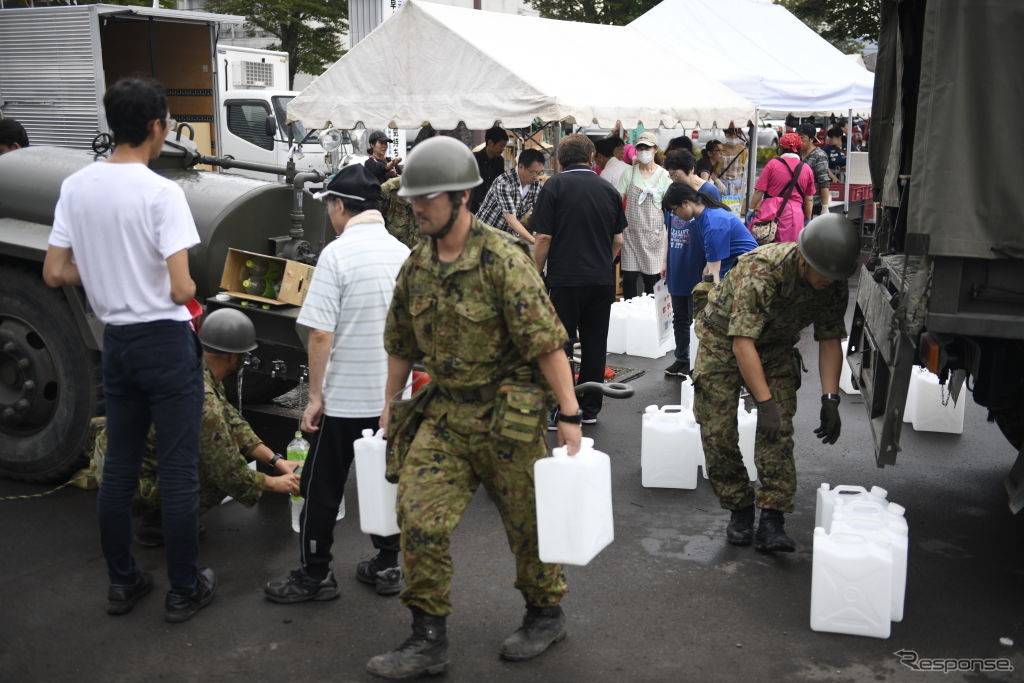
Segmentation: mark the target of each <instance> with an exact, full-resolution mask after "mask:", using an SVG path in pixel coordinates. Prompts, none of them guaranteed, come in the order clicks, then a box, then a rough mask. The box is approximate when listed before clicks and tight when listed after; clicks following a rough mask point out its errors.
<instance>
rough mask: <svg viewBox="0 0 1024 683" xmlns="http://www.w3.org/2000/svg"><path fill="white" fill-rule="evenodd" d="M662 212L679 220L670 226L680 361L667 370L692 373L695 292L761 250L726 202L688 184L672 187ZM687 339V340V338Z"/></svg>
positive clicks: (669, 266) (669, 270) (669, 278)
mask: <svg viewBox="0 0 1024 683" xmlns="http://www.w3.org/2000/svg"><path fill="white" fill-rule="evenodd" d="M662 208H663V209H664V210H665V211H666V212H667V213H668V214H670V216H671V217H672V218H674V219H676V220H673V221H671V222H668V221H667V223H668V233H669V234H668V242H669V248H668V250H667V256H666V259H665V261H666V263H665V270H666V273H665V278H666V283H667V284H668V288H669V293H670V294H671V295H672V309H673V312H674V315H673V318H672V326H673V328H674V332H675V337H676V360H675V362H674V363H672V365H671V366H669V367H668V368H666V369H665V373H666V374H669V375H684V374H687V372H688V370H689V358H688V356H689V354H688V353H686V357H685V358H684V357H680V354H679V350H680V349H685V350H686V351H689V334H690V330H689V327H690V311H691V310H692V309H691V299H690V293H691V292H692V291H693V287H694V286H695V285H696V284H697V283H698V282H700V280H701V277H702V276H703V274H704V273H705V272H706V273H710V274H711V275H712V277H713V278H714V280H715V282H719V281H720V280H721V279H722V278H723V277H725V275H726V273H728V272H729V269H730V268H732V267H733V265H735V263H736V259H737V258H738V257H739V256H740V255H741V254H745V253H747V252H748V251H750V250H752V249H755V248H757V241H755V240H754V238H753V236H752V235H751V234H750V230H748V229H747V226H745V225H743V222H742V221H741V220H740V219H739V217H738V216H736V215H735V214H733V212H732V211H730V210H729V207H727V206H726V205H725V204H723V203H722V202H721V201H719V200H718V199H716V198H714V197H712V196H710V194H708V193H705V192H698V191H697V190H695V189H693V187H692V186H691V185H690V184H688V183H678V182H677V183H672V184H671V185H669V187H668V189H667V190H666V191H665V196H664V198H663V199H662ZM684 337H685V339H684Z"/></svg>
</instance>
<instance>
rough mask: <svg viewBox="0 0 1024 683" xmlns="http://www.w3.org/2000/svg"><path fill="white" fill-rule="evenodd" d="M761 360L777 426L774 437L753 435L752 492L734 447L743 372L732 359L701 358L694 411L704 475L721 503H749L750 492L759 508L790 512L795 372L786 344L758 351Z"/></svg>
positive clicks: (793, 477)
mask: <svg viewBox="0 0 1024 683" xmlns="http://www.w3.org/2000/svg"><path fill="white" fill-rule="evenodd" d="M703 350H704V349H703V342H702V348H701V351H703ZM773 351H774V350H773ZM702 355H705V354H702ZM706 355H710V354H706ZM698 362H699V361H698ZM761 363H762V366H763V367H764V372H765V379H766V380H767V381H768V388H769V389H770V390H771V392H772V397H773V398H774V399H775V403H776V404H777V405H778V408H779V417H780V418H781V429H780V430H779V437H778V438H777V439H775V440H771V441H770V440H768V439H766V438H765V437H763V436H762V435H761V434H757V435H756V436H755V442H754V464H755V465H756V466H757V476H758V480H759V482H760V484H761V486H760V488H759V489H758V490H757V493H756V496H755V492H754V486H753V485H752V484H751V482H750V478H749V477H748V476H747V470H746V468H745V467H744V466H743V456H742V455H741V453H740V447H739V431H738V427H737V420H736V406H737V405H738V402H739V393H740V387H741V386H742V385H743V377H742V376H741V375H740V372H739V370H738V369H737V368H736V366H735V363H733V364H732V367H731V368H730V367H725V366H720V365H717V364H715V363H704V365H703V366H702V367H701V372H700V373H698V376H697V377H696V378H695V379H694V385H693V391H694V396H693V409H694V414H695V416H696V418H697V422H698V423H700V429H701V440H702V442H703V445H704V457H705V458H706V460H707V465H708V478H709V479H710V480H711V486H712V488H713V489H714V491H715V495H716V496H718V501H719V502H720V503H721V505H722V507H723V508H726V509H727V510H739V509H742V508H745V507H748V506H750V505H751V504H753V503H755V497H756V503H757V506H758V507H760V508H768V509H770V510H779V511H781V512H793V497H794V496H795V494H796V466H795V464H794V462H793V415H794V414H795V413H796V382H797V376H796V371H795V368H794V365H793V353H792V350H791V349H790V348H788V347H787V348H786V349H784V352H783V350H779V352H773V353H770V354H765V353H762V354H761Z"/></svg>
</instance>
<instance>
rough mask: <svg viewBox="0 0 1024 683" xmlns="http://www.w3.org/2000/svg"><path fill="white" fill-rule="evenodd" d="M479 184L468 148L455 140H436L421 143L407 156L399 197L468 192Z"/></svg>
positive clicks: (478, 172)
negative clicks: (459, 191)
mask: <svg viewBox="0 0 1024 683" xmlns="http://www.w3.org/2000/svg"><path fill="white" fill-rule="evenodd" d="M482 182H483V178H481V177H480V169H478V168H477V165H476V159H475V158H474V157H473V153H472V152H470V151H469V148H468V147H466V146H465V145H464V144H462V143H461V142H459V141H458V140H456V139H455V138H450V137H445V136H438V137H434V138H428V139H426V140H424V141H423V142H421V143H420V144H418V145H416V146H415V147H414V148H413V150H412V151H411V152H410V153H409V157H408V158H407V159H406V160H405V168H404V170H403V171H402V187H401V188H400V189H399V190H398V196H399V197H417V196H420V195H425V194H434V193H435V192H455V191H458V190H468V189H469V188H471V187H476V186H477V185H479V184H480V183H482Z"/></svg>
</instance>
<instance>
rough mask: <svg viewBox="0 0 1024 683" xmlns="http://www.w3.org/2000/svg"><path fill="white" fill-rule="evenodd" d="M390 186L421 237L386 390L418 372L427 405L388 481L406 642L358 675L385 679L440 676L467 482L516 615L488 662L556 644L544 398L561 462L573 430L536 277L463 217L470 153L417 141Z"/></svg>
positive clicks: (400, 286)
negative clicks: (481, 500)
mask: <svg viewBox="0 0 1024 683" xmlns="http://www.w3.org/2000/svg"><path fill="white" fill-rule="evenodd" d="M403 181H404V182H403V185H402V189H401V192H400V194H401V196H404V197H407V198H408V199H409V201H410V202H411V203H412V206H413V210H414V211H415V213H416V218H417V220H418V221H419V224H420V228H421V230H422V231H423V232H424V233H425V234H427V235H429V236H430V237H431V238H432V239H430V240H429V241H427V242H425V243H423V244H421V245H420V246H418V247H417V248H416V249H414V250H413V252H412V254H411V255H410V256H409V259H408V260H407V261H406V262H405V265H404V266H403V267H402V272H401V273H400V274H399V276H398V283H397V285H396V288H395V295H394V299H393V300H392V303H391V310H390V311H389V313H388V322H387V327H386V329H385V333H384V345H385V348H386V349H387V351H388V354H389V356H388V384H387V392H388V396H394V395H395V394H396V393H398V392H400V391H401V388H402V386H403V385H404V384H405V382H406V379H407V377H408V376H409V371H410V370H411V368H412V364H413V361H421V362H422V363H423V365H424V367H425V368H426V370H427V372H428V373H429V374H430V376H431V378H432V381H433V382H436V383H437V394H436V397H435V398H434V399H433V400H432V401H431V403H430V404H429V405H428V406H427V408H426V412H425V418H424V420H423V422H422V423H421V424H420V426H419V429H418V431H417V433H416V436H415V439H414V440H413V441H412V446H411V448H410V449H409V452H408V455H407V457H406V459H405V462H404V464H403V465H402V467H401V470H400V475H399V483H398V523H399V527H400V528H401V531H402V554H403V560H404V565H405V577H406V582H407V587H406V589H405V591H403V593H402V596H401V599H402V602H403V603H404V604H405V605H406V606H408V607H409V608H410V610H411V612H412V615H413V624H412V629H413V632H412V636H411V637H410V638H409V639H408V640H406V641H405V642H404V643H403V644H402V645H401V646H399V647H398V648H397V649H396V650H393V651H391V652H388V653H386V654H383V655H379V656H377V657H374V658H372V659H371V660H370V661H369V662H368V663H367V669H368V670H369V671H370V673H373V674H375V675H378V676H383V677H386V678H407V677H412V676H416V675H419V674H421V673H424V672H429V673H440V672H442V671H444V670H445V669H446V668H447V665H448V655H447V650H448V641H447V635H446V617H447V615H448V613H449V612H451V600H450V597H449V594H450V590H451V574H452V561H451V555H450V554H449V551H448V544H449V538H450V535H451V532H452V531H453V530H454V529H455V527H456V525H457V524H458V522H459V520H460V518H461V517H462V515H463V513H464V512H465V510H466V507H467V506H468V505H469V502H470V501H471V500H472V498H473V494H474V492H475V491H476V489H477V487H478V485H479V484H480V482H481V481H482V482H483V484H484V486H485V487H486V488H487V491H488V493H489V494H490V496H491V499H492V500H494V501H495V504H496V505H497V506H498V509H499V511H500V512H501V516H502V520H503V521H504V524H505V531H506V534H507V535H508V541H509V546H510V547H511V549H512V552H513V553H514V554H515V556H516V568H517V580H516V584H515V585H516V588H518V589H519V590H520V592H521V593H522V594H523V597H524V598H525V599H526V604H527V608H526V616H525V618H524V620H523V624H522V626H521V627H520V629H519V630H517V631H516V632H515V633H513V634H512V636H510V637H509V638H508V639H506V640H505V642H504V644H503V645H502V648H501V655H502V657H504V658H506V659H510V660H524V659H530V658H532V657H536V656H537V655H539V654H541V653H542V652H544V651H545V650H546V649H547V648H548V647H549V646H550V645H551V644H552V643H553V642H556V641H558V640H561V639H562V638H563V637H564V636H565V616H564V614H563V613H562V610H561V608H560V607H559V606H558V604H559V601H560V600H561V598H562V595H563V594H564V593H565V592H566V590H567V588H566V584H565V580H564V578H563V575H562V569H561V567H560V566H559V565H552V564H543V563H542V562H541V561H540V560H539V558H538V556H537V529H536V512H535V506H534V487H533V463H534V462H535V461H536V460H537V459H538V458H541V457H543V456H544V455H545V453H546V444H545V442H544V431H545V424H546V419H545V415H546V406H547V403H548V400H547V399H548V397H549V396H550V393H549V391H548V390H547V389H546V386H550V387H551V389H552V390H553V391H554V394H555V395H556V397H557V400H558V402H559V411H560V413H561V414H562V421H560V422H559V437H560V439H561V440H564V441H566V442H567V443H568V445H569V451H570V453H575V452H577V451H578V448H579V440H580V428H579V422H580V419H581V413H580V411H579V406H578V404H577V402H576V398H575V396H574V394H573V388H572V376H571V373H570V371H569V365H568V362H567V360H566V357H565V353H564V351H562V348H563V345H564V343H565V341H566V336H565V329H564V327H563V326H562V325H561V323H560V322H559V321H558V318H557V317H556V316H555V312H554V309H553V308H552V306H551V302H550V301H549V300H548V298H547V296H546V295H545V293H544V286H543V283H542V282H541V279H540V276H539V274H538V273H537V269H536V267H532V266H531V261H530V258H529V256H528V253H527V252H526V250H525V249H524V248H523V247H521V246H520V245H518V244H517V243H516V241H515V239H514V238H512V237H511V236H510V235H507V234H504V233H501V232H499V231H497V230H495V229H493V228H490V227H488V226H486V225H484V224H483V223H481V222H480V221H478V220H476V219H474V218H473V216H472V214H470V213H469V210H468V207H467V203H468V201H469V197H470V191H469V190H470V188H472V187H475V186H477V185H479V184H480V182H481V181H480V176H479V172H478V171H477V166H476V162H475V161H474V159H473V155H472V154H471V153H470V152H469V150H468V149H467V148H466V147H465V146H464V145H462V144H461V143H460V142H458V141H456V140H454V139H452V138H444V137H439V138H432V139H429V140H426V141H424V142H423V143H421V144H419V145H417V146H416V148H415V149H414V150H413V151H412V153H411V154H410V156H409V160H408V162H407V164H406V167H405V173H404V175H403ZM513 405H514V408H510V406H513ZM506 409H508V411H507V412H506ZM513 410H514V412H515V415H512V414H511V413H512V412H513ZM524 412H525V414H527V415H528V416H529V417H526V418H524V417H523V415H524ZM387 418H388V412H385V414H384V415H383V416H382V417H381V423H382V426H384V425H385V424H386V423H387Z"/></svg>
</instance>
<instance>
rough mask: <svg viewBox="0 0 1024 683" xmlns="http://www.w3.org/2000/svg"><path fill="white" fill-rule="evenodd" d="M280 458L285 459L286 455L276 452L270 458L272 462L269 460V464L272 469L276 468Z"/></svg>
mask: <svg viewBox="0 0 1024 683" xmlns="http://www.w3.org/2000/svg"><path fill="white" fill-rule="evenodd" d="M278 460H284V456H283V455H281V454H280V453H274V457H272V458H271V459H270V462H268V463H267V464H268V465H270V467H271V469H275V468H276V467H277V461H278Z"/></svg>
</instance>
